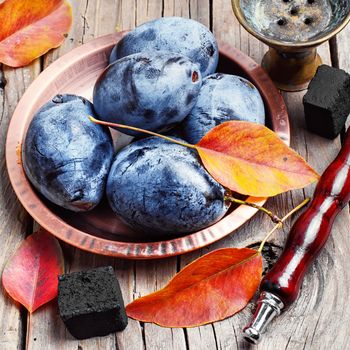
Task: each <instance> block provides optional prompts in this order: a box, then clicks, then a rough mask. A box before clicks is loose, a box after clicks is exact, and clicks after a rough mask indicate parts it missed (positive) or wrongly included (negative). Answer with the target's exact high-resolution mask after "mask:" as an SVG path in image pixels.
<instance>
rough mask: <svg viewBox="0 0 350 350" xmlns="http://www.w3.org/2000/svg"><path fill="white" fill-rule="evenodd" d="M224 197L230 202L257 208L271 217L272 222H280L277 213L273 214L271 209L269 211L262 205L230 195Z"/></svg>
mask: <svg viewBox="0 0 350 350" xmlns="http://www.w3.org/2000/svg"><path fill="white" fill-rule="evenodd" d="M224 199H225V201H230V202H233V203H236V204H241V205H247V206H249V207H252V208H255V209H258V210H260V211H262V212H264V213H265V214H267V215H268V216H269V217H270V218H271V220H272V222H274V223H280V222H281V219H280V218H279V217H278V216H277V215H275V214H274V213H273V212H272V211H270V210H268V209H266V208H264V207H262V206H260V205H257V204H255V203H250V202H246V201H244V200H241V199H237V198H235V197H232V196H225V198H224Z"/></svg>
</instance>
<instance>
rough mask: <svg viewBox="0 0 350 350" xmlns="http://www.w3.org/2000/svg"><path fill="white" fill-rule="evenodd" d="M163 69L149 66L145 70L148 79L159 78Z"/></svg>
mask: <svg viewBox="0 0 350 350" xmlns="http://www.w3.org/2000/svg"><path fill="white" fill-rule="evenodd" d="M160 74H161V71H160V70H159V69H156V68H153V67H148V68H147V69H146V71H145V77H146V79H157V78H159V76H160Z"/></svg>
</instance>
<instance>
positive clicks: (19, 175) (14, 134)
mask: <svg viewBox="0 0 350 350" xmlns="http://www.w3.org/2000/svg"><path fill="white" fill-rule="evenodd" d="M122 36H123V33H118V34H111V35H106V36H102V37H100V38H97V39H94V40H92V41H90V42H89V43H87V44H85V45H82V46H80V47H78V48H76V49H74V50H72V51H71V52H69V53H67V54H66V55H64V56H63V57H61V58H59V59H58V60H57V61H55V62H54V63H53V64H51V65H50V66H49V67H48V68H47V69H45V70H44V71H43V72H42V73H41V74H40V75H39V77H38V78H37V79H36V80H35V81H34V82H33V83H32V85H31V86H30V87H29V88H28V90H27V91H26V92H25V94H24V95H23V97H22V99H21V100H20V102H19V103H18V106H17V108H16V110H15V112H14V114H13V117H12V120H11V123H10V126H9V129H8V135H7V140H6V162H7V168H8V172H9V176H10V180H11V183H12V186H13V188H14V190H15V192H16V194H17V196H18V198H19V200H20V201H21V203H22V204H23V206H24V207H25V209H26V210H27V211H28V212H29V214H30V215H31V216H32V217H33V218H34V219H35V220H36V221H37V222H38V223H39V224H40V225H41V226H42V227H44V228H45V229H47V230H48V231H49V232H51V233H52V234H54V235H55V236H56V237H58V238H59V239H61V240H63V241H65V242H67V243H69V244H71V245H73V246H75V247H77V248H80V249H84V250H87V251H90V252H93V253H96V254H103V255H109V256H114V257H121V258H133V259H152V258H163V257H168V256H173V255H178V254H183V253H186V252H189V251H192V250H195V249H198V248H201V247H204V246H206V245H208V244H210V243H213V242H215V241H217V240H219V239H220V238H223V237H225V236H226V235H228V234H230V233H231V232H232V231H234V230H236V229H237V228H238V227H240V226H241V225H243V224H244V223H245V222H246V221H247V220H248V219H250V218H251V217H252V216H253V215H254V214H255V213H256V210H255V209H253V208H250V207H246V206H240V207H237V208H236V209H235V210H232V211H231V212H230V213H228V214H227V215H226V216H225V217H224V218H223V219H222V220H220V221H219V222H218V223H216V224H215V225H213V226H211V227H208V228H206V229H204V230H202V231H199V232H195V233H192V234H188V235H185V236H181V237H176V236H174V237H172V238H171V239H168V240H164V241H154V240H156V239H155V238H154V237H153V238H152V237H144V235H142V234H140V233H138V232H133V231H131V229H130V228H128V227H127V226H125V225H124V224H123V223H122V222H121V221H120V220H119V219H118V218H117V217H116V216H115V215H113V213H112V212H111V210H110V208H109V207H108V205H107V203H106V202H103V203H102V204H101V205H99V206H98V207H97V208H96V209H94V210H93V211H91V212H89V213H83V214H81V213H73V212H69V211H66V210H63V209H61V208H58V207H56V206H54V205H52V204H51V203H49V202H47V201H46V200H45V199H43V198H42V197H40V196H39V195H38V193H37V192H35V191H34V190H33V188H32V187H31V185H30V183H29V182H28V180H27V178H26V177H25V174H24V172H23V168H22V164H21V158H20V157H21V155H20V153H21V152H19V149H20V147H21V144H22V140H23V139H24V136H25V133H26V130H27V127H28V125H29V123H30V121H31V119H32V117H33V115H34V113H35V112H36V110H37V109H38V108H39V107H40V106H41V105H43V104H44V103H45V102H47V101H48V100H49V99H50V98H52V97H53V96H54V95H55V94H57V93H75V94H79V95H82V96H85V97H87V98H90V99H91V95H92V88H93V85H94V82H95V80H96V79H97V77H98V76H99V74H100V73H101V72H102V71H103V69H104V68H105V67H106V66H107V61H108V56H109V53H110V51H111V49H112V47H113V45H115V43H116V42H117V41H118V40H120V38H121V37H122ZM219 47H220V63H219V69H218V71H220V72H224V73H230V74H239V75H242V76H245V77H247V78H248V79H250V80H251V81H252V82H253V83H254V84H255V85H256V86H257V87H258V89H259V90H260V92H261V94H262V96H263V98H264V102H265V106H266V110H267V115H268V122H269V125H270V127H271V128H272V129H273V130H274V131H276V132H277V134H278V135H279V136H280V137H281V138H282V139H283V141H284V142H285V143H287V144H289V138H290V134H289V122H288V115H287V110H286V106H285V104H284V101H283V99H282V97H281V95H280V94H279V92H278V91H277V90H276V88H275V86H274V84H273V83H272V81H271V80H270V79H269V77H268V76H267V74H266V73H265V72H264V70H263V69H262V68H261V67H260V66H259V65H258V64H257V63H255V62H254V61H253V60H252V59H251V58H249V57H248V56H246V55H245V54H243V53H242V52H240V51H239V50H237V49H235V48H233V47H231V46H229V45H227V44H224V43H219ZM115 136H116V137H117V138H119V139H121V137H120V135H115ZM248 200H250V201H254V202H256V203H258V204H260V205H262V204H263V203H264V202H265V200H266V199H261V198H260V199H259V198H249V199H248ZM152 239H153V240H152Z"/></svg>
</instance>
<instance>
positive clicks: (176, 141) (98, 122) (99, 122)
mask: <svg viewBox="0 0 350 350" xmlns="http://www.w3.org/2000/svg"><path fill="white" fill-rule="evenodd" d="M89 119H90V120H91V121H92V122H93V123H95V124H99V125H106V126H110V127H113V128H120V129H127V130H133V131H138V132H142V133H144V134H148V135H152V136H157V137H160V138H162V139H164V140H167V141H170V142H173V143H177V144H178V145H181V146H184V147H188V148H193V149H197V148H196V146H194V145H191V144H190V143H186V142H181V141H178V140H175V139H173V138H171V137H168V136H164V135H161V134H157V133H156V132H153V131H150V130H145V129H140V128H136V127H135V126H129V125H124V124H116V123H110V122H105V121H103V120H98V119H96V118H94V117H92V116H91V115H89Z"/></svg>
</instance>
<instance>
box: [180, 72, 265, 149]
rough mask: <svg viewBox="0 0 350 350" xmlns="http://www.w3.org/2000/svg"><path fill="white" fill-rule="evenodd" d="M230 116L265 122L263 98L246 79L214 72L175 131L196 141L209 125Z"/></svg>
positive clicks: (204, 83)
mask: <svg viewBox="0 0 350 350" xmlns="http://www.w3.org/2000/svg"><path fill="white" fill-rule="evenodd" d="M229 120H244V121H250V122H255V123H260V124H265V108H264V102H263V100H262V98H261V96H260V93H259V91H258V89H257V88H256V87H255V86H254V85H253V84H252V83H251V82H250V81H248V80H247V79H244V78H242V77H239V76H236V75H229V74H222V73H216V74H213V75H211V76H209V77H206V78H205V79H203V85H202V88H201V90H200V92H199V96H198V99H197V103H196V105H195V106H194V108H193V109H192V111H191V113H190V114H189V115H188V117H186V118H185V119H184V120H183V121H182V123H181V124H180V125H179V126H178V127H177V131H176V132H177V133H178V134H179V135H181V137H183V138H184V139H185V140H186V141H188V142H190V143H193V144H195V143H197V142H198V141H199V140H200V139H201V138H202V137H203V136H204V135H205V134H206V133H207V132H208V131H209V130H210V129H212V128H213V127H215V126H217V125H219V124H221V123H223V122H226V121H229Z"/></svg>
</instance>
